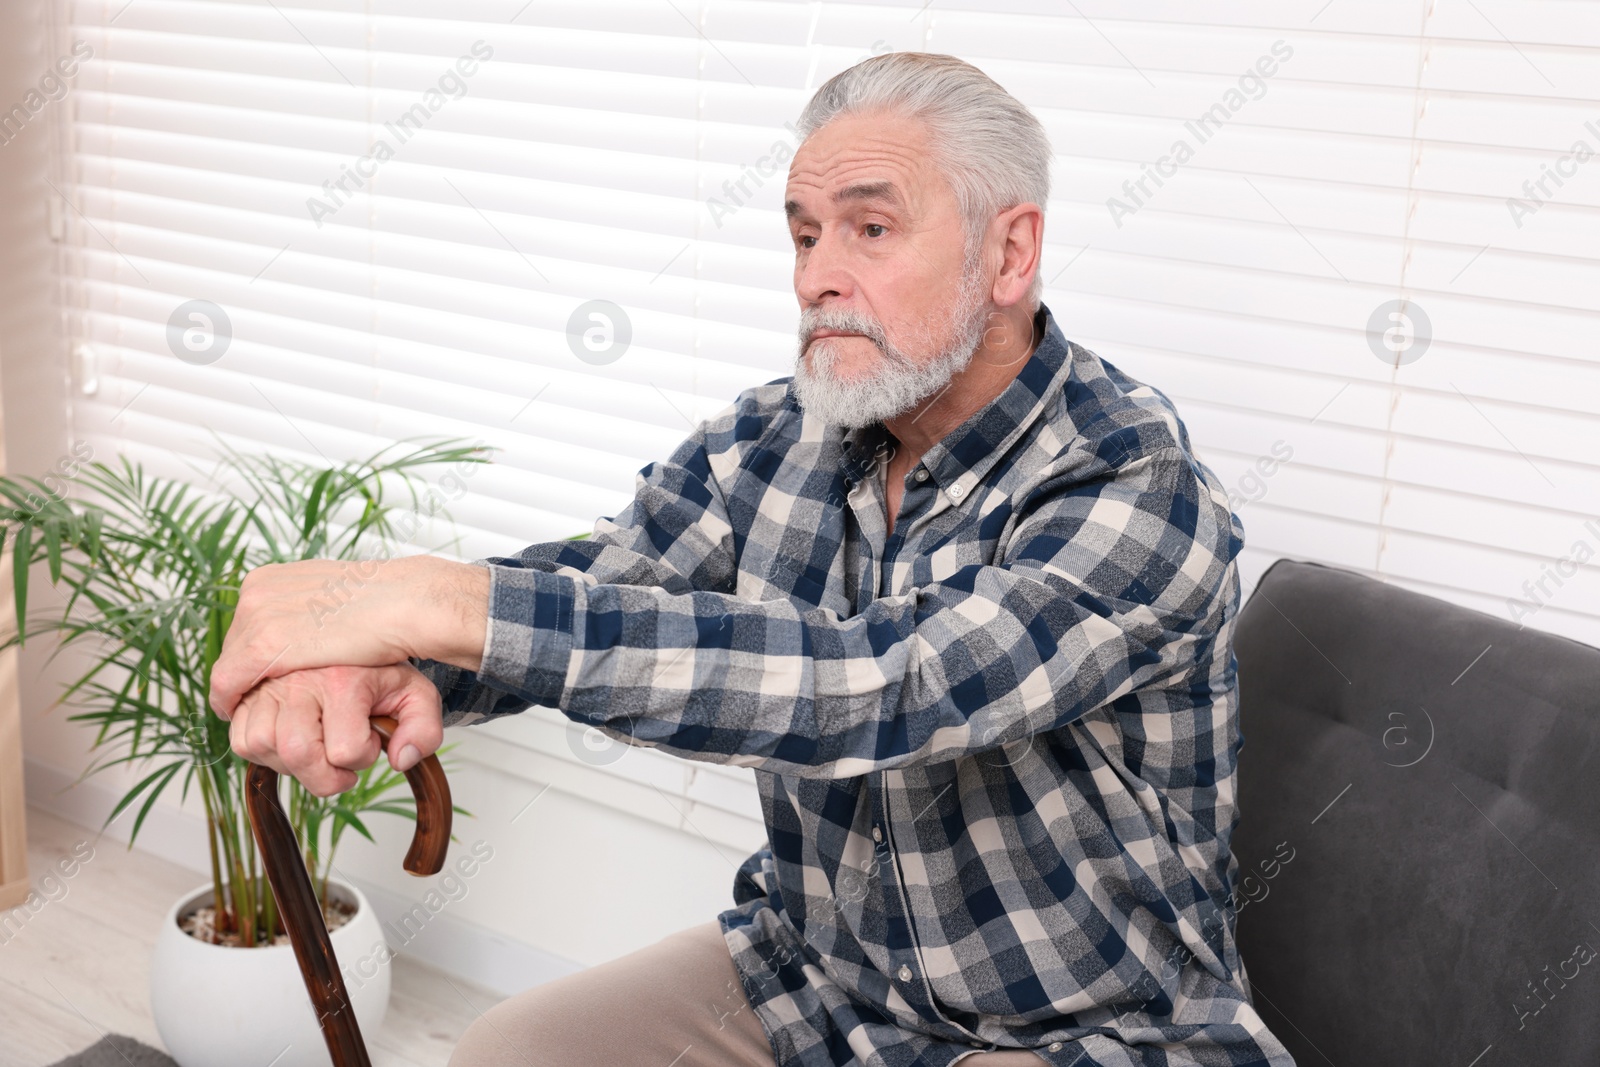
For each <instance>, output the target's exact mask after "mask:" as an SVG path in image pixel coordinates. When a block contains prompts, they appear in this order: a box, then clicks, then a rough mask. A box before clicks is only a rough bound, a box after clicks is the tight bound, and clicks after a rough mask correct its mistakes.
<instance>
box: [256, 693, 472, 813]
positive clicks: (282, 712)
mask: <svg viewBox="0 0 1600 1067" xmlns="http://www.w3.org/2000/svg"><path fill="white" fill-rule="evenodd" d="M374 715H390V716H393V717H394V719H395V721H396V722H397V723H398V724H399V725H398V726H397V727H396V729H395V731H394V737H393V739H392V740H391V741H390V743H389V764H390V766H392V767H394V769H395V770H397V771H405V770H409V769H410V768H411V767H413V766H415V765H416V764H417V762H418V761H419V760H421V759H422V757H424V756H426V755H429V754H430V753H433V752H436V751H438V749H439V746H440V745H441V744H443V743H444V726H443V723H442V718H441V714H440V705H439V690H438V689H436V688H435V687H434V684H433V683H432V682H430V681H429V680H428V679H427V676H426V675H424V674H423V673H422V672H421V671H419V670H417V669H416V668H415V667H413V666H411V664H409V663H396V664H391V665H389V666H387V667H322V668H316V669H312V670H303V671H295V672H294V673H292V674H286V675H283V676H282V677H278V678H272V679H269V680H268V681H265V682H263V683H261V684H260V685H258V686H256V688H254V689H252V690H250V692H249V693H247V694H246V695H245V697H244V699H243V700H241V701H239V703H238V706H237V707H236V708H235V709H234V714H233V719H232V720H231V722H232V725H231V726H230V727H229V728H228V742H229V744H231V745H232V746H233V750H234V751H235V752H237V753H238V754H239V755H241V756H243V757H244V758H245V759H247V760H249V761H250V762H251V763H260V764H264V765H265V766H268V767H271V768H272V769H273V770H275V771H277V772H278V773H279V774H288V775H293V776H294V777H295V778H298V779H299V780H300V784H301V785H303V786H305V787H306V789H308V790H309V791H310V792H311V793H313V794H314V795H316V796H319V797H327V796H333V795H334V794H335V793H342V792H344V791H345V790H346V789H349V788H350V787H351V786H353V785H355V784H356V780H357V773H356V772H358V771H361V770H365V769H366V768H367V767H370V766H372V765H373V764H374V763H375V762H377V759H378V753H379V752H381V751H383V744H382V741H381V740H380V739H379V737H378V734H377V731H375V730H373V729H372V726H371V724H370V722H369V720H370V719H371V718H372V716H374Z"/></svg>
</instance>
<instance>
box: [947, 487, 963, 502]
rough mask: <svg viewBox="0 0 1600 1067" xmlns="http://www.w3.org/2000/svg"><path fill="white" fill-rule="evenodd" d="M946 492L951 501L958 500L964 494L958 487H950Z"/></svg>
mask: <svg viewBox="0 0 1600 1067" xmlns="http://www.w3.org/2000/svg"><path fill="white" fill-rule="evenodd" d="M948 492H949V493H950V499H951V500H960V499H961V498H962V496H963V495H965V494H966V490H965V489H963V488H961V487H960V486H959V485H952V486H951V487H950V488H949V490H948Z"/></svg>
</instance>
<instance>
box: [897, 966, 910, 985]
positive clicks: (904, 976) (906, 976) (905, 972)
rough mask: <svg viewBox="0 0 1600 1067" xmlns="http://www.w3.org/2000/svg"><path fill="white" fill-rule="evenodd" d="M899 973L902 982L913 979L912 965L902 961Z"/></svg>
mask: <svg viewBox="0 0 1600 1067" xmlns="http://www.w3.org/2000/svg"><path fill="white" fill-rule="evenodd" d="M899 973H900V981H902V982H909V981H911V968H910V967H907V966H906V965H905V964H903V963H902V964H901V965H900V972H899Z"/></svg>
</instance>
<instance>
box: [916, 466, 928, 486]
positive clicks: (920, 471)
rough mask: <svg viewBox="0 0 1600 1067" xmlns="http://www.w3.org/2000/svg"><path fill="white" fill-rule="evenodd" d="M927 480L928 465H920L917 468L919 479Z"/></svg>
mask: <svg viewBox="0 0 1600 1067" xmlns="http://www.w3.org/2000/svg"><path fill="white" fill-rule="evenodd" d="M927 480H928V468H927V467H918V468H917V481H919V482H925V481H927Z"/></svg>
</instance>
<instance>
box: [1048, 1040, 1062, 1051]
mask: <svg viewBox="0 0 1600 1067" xmlns="http://www.w3.org/2000/svg"><path fill="white" fill-rule="evenodd" d="M1050 1051H1051V1052H1060V1051H1061V1042H1059V1041H1052V1042H1050Z"/></svg>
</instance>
